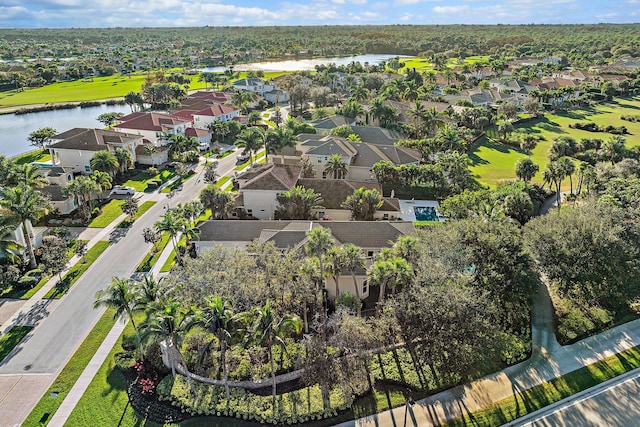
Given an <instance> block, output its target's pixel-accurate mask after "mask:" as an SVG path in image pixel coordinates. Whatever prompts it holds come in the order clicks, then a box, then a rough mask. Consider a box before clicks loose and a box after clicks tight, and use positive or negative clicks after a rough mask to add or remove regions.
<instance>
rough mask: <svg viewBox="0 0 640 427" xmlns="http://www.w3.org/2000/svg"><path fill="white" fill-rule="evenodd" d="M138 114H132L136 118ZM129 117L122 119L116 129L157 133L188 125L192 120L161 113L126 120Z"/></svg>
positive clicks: (146, 114) (143, 114) (145, 114)
mask: <svg viewBox="0 0 640 427" xmlns="http://www.w3.org/2000/svg"><path fill="white" fill-rule="evenodd" d="M136 114H137V113H133V114H130V115H129V116H134V115H136ZM126 117H127V116H125V117H121V118H120V122H121V123H120V124H117V125H115V126H114V127H115V128H120V129H137V130H150V131H155V132H162V131H166V130H169V129H171V128H173V127H174V126H176V125H180V124H185V123H188V122H189V121H190V120H184V119H180V118H178V117H174V116H172V115H169V114H159V113H142V114H141V115H137V116H135V117H133V118H131V119H126Z"/></svg>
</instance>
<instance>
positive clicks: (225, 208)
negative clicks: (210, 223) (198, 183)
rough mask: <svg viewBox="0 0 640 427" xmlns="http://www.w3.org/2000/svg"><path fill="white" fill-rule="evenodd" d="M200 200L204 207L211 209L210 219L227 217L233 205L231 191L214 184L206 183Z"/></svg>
mask: <svg viewBox="0 0 640 427" xmlns="http://www.w3.org/2000/svg"><path fill="white" fill-rule="evenodd" d="M200 201H201V202H202V205H203V206H204V207H206V208H209V209H211V219H227V217H228V216H229V214H230V213H231V212H232V211H233V209H234V207H235V204H234V201H233V196H232V195H231V193H229V192H228V191H224V190H221V189H219V188H218V187H216V186H215V185H207V186H206V187H205V188H203V189H202V192H200Z"/></svg>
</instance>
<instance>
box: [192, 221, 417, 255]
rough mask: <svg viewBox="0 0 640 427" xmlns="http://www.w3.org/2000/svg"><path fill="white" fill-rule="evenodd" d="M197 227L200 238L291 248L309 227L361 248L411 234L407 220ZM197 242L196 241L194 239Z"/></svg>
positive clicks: (210, 223) (389, 243)
mask: <svg viewBox="0 0 640 427" xmlns="http://www.w3.org/2000/svg"><path fill="white" fill-rule="evenodd" d="M198 227H200V230H201V232H200V242H217V243H220V244H221V245H224V244H225V242H233V243H234V246H237V245H238V243H240V242H245V243H246V244H249V243H250V242H251V241H253V240H255V239H261V240H264V241H272V242H274V243H275V244H276V247H278V248H280V249H286V248H294V247H299V246H300V245H302V244H303V243H304V242H305V240H306V232H307V231H308V230H310V229H311V228H312V227H325V228H328V229H329V230H331V234H332V236H333V239H334V240H335V242H336V243H337V244H345V243H353V244H355V245H357V246H360V247H362V248H382V247H390V246H392V245H393V242H394V241H395V240H396V239H397V238H398V237H400V236H402V235H406V234H413V233H414V232H415V229H414V227H413V223H412V222H408V221H243V220H224V221H204V222H202V223H200V224H199V225H198ZM195 243H196V245H197V244H198V241H196V242H195Z"/></svg>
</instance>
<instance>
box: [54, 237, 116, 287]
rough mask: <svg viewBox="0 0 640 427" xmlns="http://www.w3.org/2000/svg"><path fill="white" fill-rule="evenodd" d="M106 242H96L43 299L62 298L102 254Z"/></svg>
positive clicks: (106, 244)
mask: <svg viewBox="0 0 640 427" xmlns="http://www.w3.org/2000/svg"><path fill="white" fill-rule="evenodd" d="M110 243H111V242H109V241H108V240H100V241H98V242H97V243H96V244H95V245H94V246H93V247H92V248H91V249H89V250H88V251H87V254H86V255H85V256H84V257H83V258H82V260H80V261H78V263H77V264H76V265H74V266H73V267H71V268H70V269H69V271H68V272H67V274H65V275H64V276H63V277H62V280H60V281H59V282H58V283H57V284H56V285H55V286H54V287H53V288H51V289H50V290H49V292H47V293H46V294H45V296H44V298H53V299H57V298H62V296H63V295H64V294H66V293H67V292H68V291H69V289H70V288H71V286H73V284H74V283H76V282H77V281H78V279H80V277H82V275H83V274H84V272H85V271H87V270H88V269H89V267H91V264H93V263H94V262H95V260H97V259H98V257H99V256H100V255H101V254H102V252H104V251H105V250H106V249H107V248H108V247H109V244H110Z"/></svg>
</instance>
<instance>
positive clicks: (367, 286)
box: [362, 280, 369, 295]
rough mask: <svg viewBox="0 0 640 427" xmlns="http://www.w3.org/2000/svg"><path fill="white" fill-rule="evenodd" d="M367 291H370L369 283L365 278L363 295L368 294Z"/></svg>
mask: <svg viewBox="0 0 640 427" xmlns="http://www.w3.org/2000/svg"><path fill="white" fill-rule="evenodd" d="M367 292H369V284H368V283H367V281H366V280H365V281H364V282H362V295H366V294H367Z"/></svg>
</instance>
